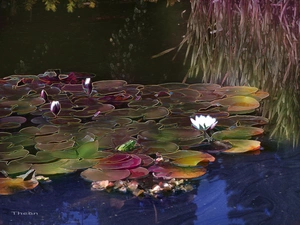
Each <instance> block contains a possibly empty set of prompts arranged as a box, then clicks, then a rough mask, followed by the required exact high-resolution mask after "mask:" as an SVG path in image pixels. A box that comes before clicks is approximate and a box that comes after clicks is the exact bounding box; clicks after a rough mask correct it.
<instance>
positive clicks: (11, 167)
mask: <svg viewBox="0 0 300 225" xmlns="http://www.w3.org/2000/svg"><path fill="white" fill-rule="evenodd" d="M30 168H31V164H29V163H23V162H21V161H19V160H16V161H11V162H10V163H8V164H7V163H5V162H0V171H2V170H4V171H5V172H6V173H8V174H17V173H22V172H25V171H27V170H29V169H30Z"/></svg>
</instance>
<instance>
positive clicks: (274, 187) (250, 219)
mask: <svg viewBox="0 0 300 225" xmlns="http://www.w3.org/2000/svg"><path fill="white" fill-rule="evenodd" d="M276 155H277V156H276ZM278 157H280V159H281V160H278V159H277V158H278ZM218 158H219V159H220V160H217V161H216V162H214V163H212V164H210V165H209V166H208V173H207V174H206V175H205V176H203V177H202V178H200V179H199V180H198V181H199V182H198V184H196V185H198V186H197V187H196V189H194V190H193V191H191V192H188V193H182V194H179V195H176V196H169V197H165V198H163V199H153V198H141V199H140V198H136V197H133V196H132V195H130V194H118V193H106V192H97V191H91V190H90V183H89V182H86V181H84V180H83V179H81V178H80V176H79V173H74V174H69V175H66V176H62V177H55V178H53V182H52V183H49V184H42V185H39V186H38V187H37V188H35V189H34V190H33V191H26V192H22V193H17V194H15V195H12V196H0V224H5V225H10V224H12V225H15V224H18V225H22V224H24V225H25V224H45V225H48V224H59V225H68V224H101V225H111V224H116V225H121V224H122V225H127V224H128V225H129V224H130V225H134V224H139V225H140V224H143V225H144V224H146V225H148V224H149V225H152V224H163V225H198V224H199V225H200V224H214V225H215V224H221V225H223V224H224V225H225V224H231V225H234V224H246V225H248V224H249V225H250V224H270V225H272V224H286V225H290V224H291V225H293V224H299V222H300V214H299V209H300V179H299V177H300V163H299V162H300V149H296V150H292V149H289V150H287V149H283V148H279V149H278V150H276V151H275V150H266V151H262V152H261V154H260V155H245V154H241V155H218ZM221 165H222V166H221Z"/></svg>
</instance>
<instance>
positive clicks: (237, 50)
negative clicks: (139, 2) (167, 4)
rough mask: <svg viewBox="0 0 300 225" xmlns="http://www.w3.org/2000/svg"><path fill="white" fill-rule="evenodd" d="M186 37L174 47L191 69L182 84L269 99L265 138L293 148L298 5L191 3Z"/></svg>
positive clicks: (296, 131) (295, 137) (201, 0)
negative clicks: (252, 90)
mask: <svg viewBox="0 0 300 225" xmlns="http://www.w3.org/2000/svg"><path fill="white" fill-rule="evenodd" d="M190 2H191V13H190V15H189V18H188V21H187V31H186V34H185V35H184V37H183V39H182V42H181V43H180V44H179V45H178V46H177V47H176V48H172V49H169V50H166V51H164V52H162V53H161V54H158V55H157V56H160V55H162V54H165V53H168V52H170V51H171V50H174V49H177V50H178V51H180V50H181V49H183V48H184V47H186V48H185V49H186V57H185V60H184V63H189V64H190V68H189V71H188V73H187V75H186V76H185V78H184V81H185V80H186V79H188V78H193V77H200V78H201V79H202V81H203V82H212V83H221V84H222V85H224V84H227V85H250V86H255V87H259V88H261V89H264V90H266V91H267V92H269V93H270V95H271V98H270V99H269V100H268V101H266V102H265V103H264V107H263V111H262V114H263V115H264V116H266V117H268V118H269V119H270V121H271V122H270V125H271V127H270V129H269V131H270V136H271V137H276V138H277V139H279V140H291V141H292V142H293V144H294V145H295V146H296V145H297V144H298V141H299V136H300V130H299V129H298V128H299V126H300V120H299V117H297V116H293V115H297V114H298V112H299V110H300V102H299V99H300V98H299V94H300V93H299V87H298V83H299V74H300V73H299V69H300V68H299V59H298V57H299V55H300V47H299V42H298V40H299V38H300V29H299V27H300V23H299V21H300V16H299V15H300V13H299V12H300V4H299V2H298V1H295V0H291V1H279V0H277V1H271V0H267V1H246V0H238V1H230V0H220V1H212V0H193V1H190Z"/></svg>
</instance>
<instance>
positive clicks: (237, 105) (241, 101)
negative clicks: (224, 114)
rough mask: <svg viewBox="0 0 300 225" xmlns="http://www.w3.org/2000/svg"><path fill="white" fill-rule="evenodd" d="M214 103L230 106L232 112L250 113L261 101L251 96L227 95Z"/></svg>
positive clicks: (229, 110) (213, 103)
mask: <svg viewBox="0 0 300 225" xmlns="http://www.w3.org/2000/svg"><path fill="white" fill-rule="evenodd" d="M211 104H212V105H223V106H228V109H227V110H228V112H230V113H237V114H243V113H249V112H253V111H254V110H255V109H256V108H258V107H259V102H258V101H257V100H256V99H255V98H252V97H249V96H233V97H227V98H223V99H219V100H215V101H213V102H211Z"/></svg>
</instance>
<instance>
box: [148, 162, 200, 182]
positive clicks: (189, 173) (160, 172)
mask: <svg viewBox="0 0 300 225" xmlns="http://www.w3.org/2000/svg"><path fill="white" fill-rule="evenodd" d="M148 170H149V171H150V172H152V173H153V175H154V176H155V177H158V178H163V179H172V178H178V179H191V178H197V177H200V176H202V175H204V174H205V173H206V169H205V168H199V167H179V166H175V165H171V164H163V165H153V166H151V167H150V168H148Z"/></svg>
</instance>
